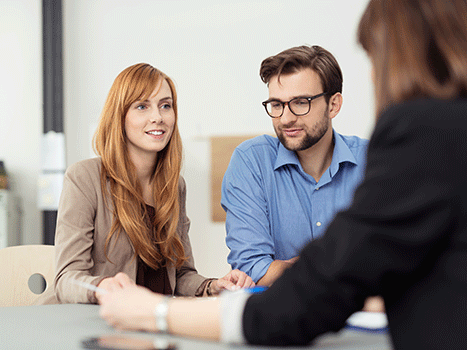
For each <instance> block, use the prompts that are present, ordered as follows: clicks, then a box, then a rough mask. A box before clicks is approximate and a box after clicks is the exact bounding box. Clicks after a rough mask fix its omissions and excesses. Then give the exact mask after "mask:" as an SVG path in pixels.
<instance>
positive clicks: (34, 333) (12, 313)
mask: <svg viewBox="0 0 467 350" xmlns="http://www.w3.org/2000/svg"><path fill="white" fill-rule="evenodd" d="M109 334H128V335H131V336H139V337H143V338H149V339H152V338H154V337H161V338H164V339H168V340H170V341H171V342H174V343H175V344H176V345H177V349H178V350H185V349H189V350H221V349H228V350H236V349H269V347H261V346H231V345H225V344H220V343H214V342H209V341H202V340H197V339H190V338H182V337H175V336H169V335H154V334H150V333H143V332H117V331H116V330H114V329H113V328H112V327H109V326H108V325H107V324H106V323H105V322H104V321H103V320H102V319H101V318H100V317H99V306H97V305H89V304H62V305H43V306H21V307H3V308H0V349H2V350H10V349H21V350H29V349H35V350H40V349H70V350H73V349H82V347H81V341H82V340H84V339H87V338H90V337H96V336H102V335H109ZM310 348H312V349H327V350H331V349H333V350H337V349H341V350H343V349H346V350H357V349H358V350H362V349H368V350H370V349H371V350H389V349H392V347H391V345H390V341H389V336H388V335H387V334H386V333H377V334H372V333H366V332H361V331H351V330H343V331H341V332H339V333H337V334H330V335H324V336H322V337H320V338H319V339H318V340H317V341H316V342H315V343H314V345H313V346H310ZM275 349H277V350H280V348H275ZM287 349H288V350H293V349H297V350H298V349H300V350H303V349H304V348H303V347H295V348H294V347H289V348H287Z"/></svg>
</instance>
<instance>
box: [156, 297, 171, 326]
mask: <svg viewBox="0 0 467 350" xmlns="http://www.w3.org/2000/svg"><path fill="white" fill-rule="evenodd" d="M170 299H172V297H170V296H168V295H165V296H164V297H162V300H161V301H160V302H159V303H158V304H157V305H156V307H155V308H154V317H155V318H156V327H157V331H158V332H162V333H167V331H168V328H169V327H168V324H167V315H168V313H169V301H170Z"/></svg>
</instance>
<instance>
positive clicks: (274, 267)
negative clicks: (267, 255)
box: [256, 258, 297, 287]
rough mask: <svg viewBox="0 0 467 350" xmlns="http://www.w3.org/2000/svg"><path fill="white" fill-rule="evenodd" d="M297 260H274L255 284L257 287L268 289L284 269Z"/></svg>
mask: <svg viewBox="0 0 467 350" xmlns="http://www.w3.org/2000/svg"><path fill="white" fill-rule="evenodd" d="M296 259H297V258H292V259H290V260H274V261H273V262H272V263H271V265H269V268H268V270H267V271H266V273H265V274H264V276H263V277H261V278H260V279H259V280H258V282H257V283H256V284H257V285H258V286H267V287H269V286H270V285H271V284H273V283H274V282H275V281H276V280H277V279H278V278H279V277H280V276H281V275H282V274H283V273H284V271H285V270H286V269H288V268H289V267H290V266H292V265H293V263H294V262H295V261H296Z"/></svg>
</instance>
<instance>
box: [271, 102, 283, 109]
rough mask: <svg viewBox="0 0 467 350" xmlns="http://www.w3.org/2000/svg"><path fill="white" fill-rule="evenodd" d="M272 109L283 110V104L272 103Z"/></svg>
mask: <svg viewBox="0 0 467 350" xmlns="http://www.w3.org/2000/svg"><path fill="white" fill-rule="evenodd" d="M271 108H274V109H280V108H282V104H281V103H279V102H271Z"/></svg>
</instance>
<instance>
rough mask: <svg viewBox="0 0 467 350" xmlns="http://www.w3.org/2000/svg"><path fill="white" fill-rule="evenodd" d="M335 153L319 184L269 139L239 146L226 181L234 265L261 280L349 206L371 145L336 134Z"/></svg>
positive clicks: (225, 203) (225, 202)
mask: <svg viewBox="0 0 467 350" xmlns="http://www.w3.org/2000/svg"><path fill="white" fill-rule="evenodd" d="M333 140H334V152H333V155H332V161H331V165H330V166H329V168H328V169H327V170H326V171H325V172H324V174H323V175H322V176H321V178H320V180H319V182H318V183H317V182H316V181H315V179H314V178H313V177H312V176H311V175H308V174H307V173H305V171H304V170H303V168H302V166H301V164H300V161H299V160H298V157H297V154H296V153H295V152H293V151H289V150H287V149H286V148H285V147H284V146H283V145H282V144H281V143H280V141H279V140H278V139H277V138H275V137H271V136H268V135H263V136H259V137H255V138H253V139H251V140H248V141H245V142H243V143H242V144H241V145H239V146H238V147H237V148H236V149H235V151H234V153H233V155H232V158H231V160H230V164H229V167H228V169H227V171H226V173H225V176H224V180H223V183H222V200H221V204H222V207H223V208H224V210H225V211H226V213H227V218H226V230H227V237H226V242H227V246H228V247H229V248H230V254H229V256H228V262H229V263H230V264H231V265H232V268H233V269H240V270H242V271H244V272H245V273H246V274H248V275H249V276H251V278H252V279H253V280H254V281H255V282H257V281H258V280H259V279H260V278H261V277H263V276H264V274H265V273H266V271H267V269H268V268H269V265H270V264H271V262H272V261H273V260H276V259H279V260H287V259H290V258H293V257H294V256H297V255H298V254H299V253H300V250H301V249H302V248H303V247H304V245H305V244H306V243H307V242H308V241H310V240H312V239H314V238H317V237H319V236H321V235H322V234H323V233H324V231H325V230H326V227H327V226H328V225H329V223H330V222H331V220H332V218H333V217H334V215H335V214H336V212H338V211H340V210H342V209H345V208H347V207H348V206H349V205H350V203H351V200H352V197H353V193H354V190H355V188H356V187H357V185H358V184H359V183H360V181H361V180H362V178H363V172H364V168H365V159H366V149H367V145H368V141H367V140H364V139H361V138H358V137H356V136H343V135H340V134H338V133H336V132H335V131H333Z"/></svg>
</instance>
